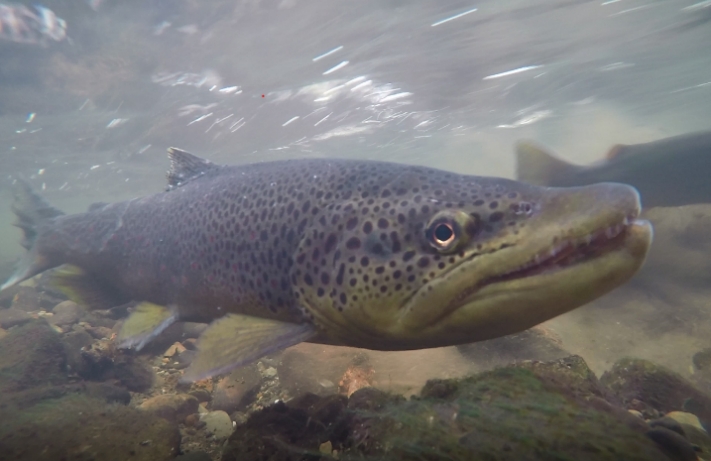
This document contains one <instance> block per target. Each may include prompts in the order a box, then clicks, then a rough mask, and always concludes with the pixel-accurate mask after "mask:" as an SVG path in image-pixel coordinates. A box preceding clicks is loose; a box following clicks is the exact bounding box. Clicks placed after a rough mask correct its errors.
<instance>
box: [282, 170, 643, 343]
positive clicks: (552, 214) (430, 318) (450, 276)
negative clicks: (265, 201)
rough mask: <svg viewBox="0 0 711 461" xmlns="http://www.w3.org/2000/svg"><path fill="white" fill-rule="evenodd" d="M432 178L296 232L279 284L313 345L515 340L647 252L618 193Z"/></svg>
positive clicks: (340, 207) (343, 206) (631, 210)
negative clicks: (317, 338) (314, 335)
mask: <svg viewBox="0 0 711 461" xmlns="http://www.w3.org/2000/svg"><path fill="white" fill-rule="evenodd" d="M433 171H436V170H432V171H430V170H426V171H417V170H415V171H412V172H410V173H408V174H402V175H400V176H399V177H398V179H397V180H395V181H391V182H390V183H389V184H387V185H386V186H379V187H377V188H375V187H374V186H373V188H374V189H375V190H370V191H365V190H364V192H366V193H361V194H357V196H356V197H355V198H354V199H353V198H350V199H349V200H346V201H343V202H341V203H340V204H332V205H330V206H328V207H326V208H325V209H324V210H322V212H321V216H320V217H319V219H316V220H314V227H313V228H312V229H309V230H307V232H306V237H305V238H304V240H303V241H302V242H301V245H300V247H299V250H298V252H297V256H296V257H295V264H294V265H293V267H292V282H293V283H294V289H295V295H296V297H297V298H298V300H299V303H300V304H301V305H302V307H303V309H304V310H305V311H306V312H307V315H309V316H310V318H311V319H312V320H313V322H314V323H315V324H316V325H317V326H320V327H321V329H322V330H323V331H324V332H325V333H324V334H326V335H327V336H328V338H327V341H325V342H333V343H341V344H348V345H352V346H360V347H367V348H370V349H383V350H401V349H418V348H423V347H439V346H447V345H455V344H464V343H470V342H475V341H480V340H486V339H491V338H495V337H499V336H504V335H507V334H512V333H515V332H519V331H522V330H525V329H527V328H530V327H532V326H534V325H537V324H539V323H541V322H543V321H545V320H548V319H550V318H553V317H555V316H557V315H560V314H562V313H565V312H567V311H569V310H572V309H574V308H576V307H579V306H581V305H583V304H585V303H587V302H589V301H591V300H593V299H595V298H597V297H599V296H601V295H602V294H604V293H606V292H608V291H610V290H612V289H613V288H615V287H617V286H619V285H620V284H622V283H624V282H625V281H627V280H628V279H629V278H630V277H632V275H633V274H634V273H635V272H636V271H637V270H638V269H639V268H640V266H641V265H642V263H643V261H644V259H645V256H646V254H647V251H648V249H649V246H650V243H651V236H652V230H651V226H650V224H649V223H647V222H646V221H640V220H637V219H636V218H637V216H638V214H639V212H640V202H639V194H638V193H637V192H636V190H635V189H633V188H632V187H629V186H626V185H621V184H613V183H606V184H597V185H592V186H586V187H578V188H546V187H538V186H531V185H527V184H523V183H520V182H516V181H511V180H506V179H498V178H481V177H473V176H463V175H456V174H450V173H443V172H433Z"/></svg>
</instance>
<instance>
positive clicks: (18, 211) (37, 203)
mask: <svg viewBox="0 0 711 461" xmlns="http://www.w3.org/2000/svg"><path fill="white" fill-rule="evenodd" d="M12 211H14V212H15V215H16V216H17V222H15V226H17V227H19V228H20V229H22V232H23V234H24V238H23V240H22V242H21V244H22V246H23V247H25V249H26V250H27V253H25V255H24V256H23V257H22V259H20V261H19V262H18V264H17V267H16V269H15V272H14V273H13V274H12V276H11V277H10V278H9V279H8V281H7V282H5V283H4V284H3V285H2V286H0V291H2V290H4V289H5V288H9V287H11V286H13V285H15V284H17V283H20V282H22V281H23V280H27V279H28V278H30V277H32V276H34V275H37V274H39V273H40V272H42V271H44V270H46V269H49V267H50V263H49V261H47V259H46V258H45V257H44V256H42V255H41V254H40V253H39V252H38V251H37V248H36V246H35V242H36V240H37V236H38V235H39V234H40V232H41V231H42V228H43V227H44V226H46V225H47V224H48V223H49V221H51V220H52V219H54V218H56V217H57V216H61V215H63V214H64V213H62V212H61V211H60V210H58V209H56V208H54V207H53V206H52V205H50V204H49V203H47V202H46V201H45V200H44V199H43V198H42V197H40V196H39V195H38V194H37V193H36V192H35V191H33V190H32V187H30V185H29V183H27V181H25V180H23V179H18V180H17V183H16V184H15V188H14V201H13V204H12Z"/></svg>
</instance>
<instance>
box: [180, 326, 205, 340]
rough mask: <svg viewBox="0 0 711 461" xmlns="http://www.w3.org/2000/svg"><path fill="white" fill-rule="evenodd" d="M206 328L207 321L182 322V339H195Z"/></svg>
mask: <svg viewBox="0 0 711 461" xmlns="http://www.w3.org/2000/svg"><path fill="white" fill-rule="evenodd" d="M205 329H207V323H197V322H183V328H182V339H196V338H197V337H198V336H200V335H201V334H202V332H203V331H205Z"/></svg>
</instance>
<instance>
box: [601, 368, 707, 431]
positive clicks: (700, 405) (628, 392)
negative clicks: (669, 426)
mask: <svg viewBox="0 0 711 461" xmlns="http://www.w3.org/2000/svg"><path fill="white" fill-rule="evenodd" d="M600 382H601V383H602V384H604V385H605V386H607V387H608V388H609V389H610V390H611V391H612V392H614V393H615V394H616V395H617V396H619V398H620V399H621V400H622V402H623V404H624V405H626V406H628V407H634V408H635V409H636V410H639V411H642V413H644V414H645V416H656V414H657V413H661V414H665V413H668V412H671V411H679V410H684V411H687V412H689V413H693V414H695V415H696V416H698V417H699V419H700V420H701V422H707V421H711V394H708V393H707V392H704V391H702V390H701V389H699V388H698V387H696V386H695V385H694V384H693V383H691V382H690V381H687V380H686V379H684V378H683V377H681V376H680V375H679V374H677V373H675V372H673V371H671V370H669V369H667V368H664V367H662V366H659V365H656V364H654V363H652V362H649V361H646V360H641V359H632V358H624V359H622V360H619V361H618V362H617V363H615V364H614V365H613V366H612V368H611V369H610V370H609V371H607V372H605V373H604V374H603V375H602V376H601V377H600Z"/></svg>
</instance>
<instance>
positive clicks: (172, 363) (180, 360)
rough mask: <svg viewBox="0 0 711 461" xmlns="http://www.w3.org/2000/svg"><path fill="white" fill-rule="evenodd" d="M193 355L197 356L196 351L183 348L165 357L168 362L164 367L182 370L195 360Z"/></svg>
mask: <svg viewBox="0 0 711 461" xmlns="http://www.w3.org/2000/svg"><path fill="white" fill-rule="evenodd" d="M195 357H197V351H189V350H184V351H183V352H181V353H179V354H176V355H174V356H173V357H166V359H167V360H168V362H167V363H166V365H165V366H166V368H172V369H174V370H183V369H185V368H187V367H188V366H190V364H191V363H192V362H193V360H195Z"/></svg>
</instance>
